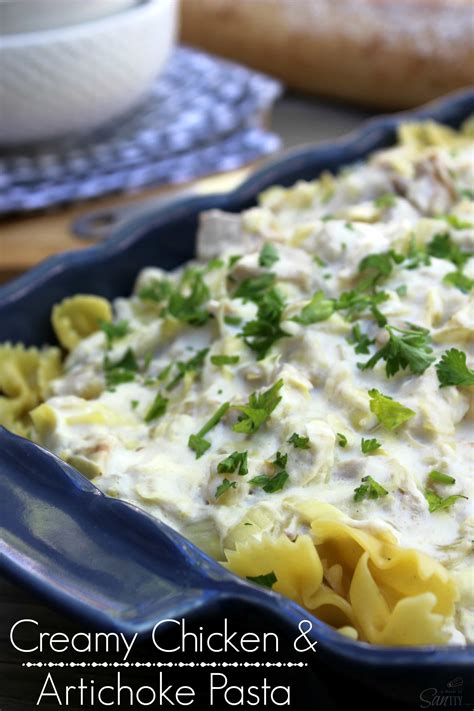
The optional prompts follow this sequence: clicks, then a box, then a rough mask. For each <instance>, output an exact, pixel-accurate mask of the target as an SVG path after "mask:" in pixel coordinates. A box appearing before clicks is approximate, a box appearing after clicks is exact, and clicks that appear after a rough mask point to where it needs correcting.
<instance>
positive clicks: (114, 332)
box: [99, 320, 129, 347]
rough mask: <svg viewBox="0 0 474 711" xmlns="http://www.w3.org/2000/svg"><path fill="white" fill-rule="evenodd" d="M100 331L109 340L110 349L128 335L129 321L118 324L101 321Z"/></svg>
mask: <svg viewBox="0 0 474 711" xmlns="http://www.w3.org/2000/svg"><path fill="white" fill-rule="evenodd" d="M99 325H100V329H101V331H103V332H104V333H105V337H106V339H107V345H108V346H109V347H110V346H111V345H112V343H113V342H114V341H116V340H118V339H119V338H123V337H124V336H126V335H127V333H128V331H129V324H128V321H125V320H122V321H118V322H117V323H110V322H109V321H101V322H100V324H99Z"/></svg>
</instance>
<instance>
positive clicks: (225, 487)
mask: <svg viewBox="0 0 474 711" xmlns="http://www.w3.org/2000/svg"><path fill="white" fill-rule="evenodd" d="M236 487H237V482H236V481H229V480H228V479H224V481H223V482H222V483H221V484H219V486H218V487H217V489H216V493H215V494H214V496H215V498H216V499H218V498H219V496H222V494H225V492H226V491H229V489H235V488H236Z"/></svg>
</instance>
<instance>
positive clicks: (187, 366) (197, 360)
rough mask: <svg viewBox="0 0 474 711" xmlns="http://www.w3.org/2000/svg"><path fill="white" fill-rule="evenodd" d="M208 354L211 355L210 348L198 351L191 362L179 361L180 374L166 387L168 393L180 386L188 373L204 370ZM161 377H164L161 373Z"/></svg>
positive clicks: (177, 365)
mask: <svg viewBox="0 0 474 711" xmlns="http://www.w3.org/2000/svg"><path fill="white" fill-rule="evenodd" d="M208 353H209V348H203V349H202V350H200V351H198V352H197V353H196V355H194V356H193V357H192V358H190V359H189V360H186V361H181V360H178V361H177V363H176V367H177V368H178V374H177V375H176V376H175V377H174V378H173V380H172V381H171V382H170V383H168V385H167V386H166V389H167V390H168V391H169V390H173V389H174V388H175V387H176V386H177V385H178V383H179V382H180V381H181V380H182V379H183V378H184V376H185V375H186V373H191V372H196V371H197V370H199V369H200V368H202V366H203V364H204V360H205V358H206V356H207V354H208ZM161 375H162V373H160V376H158V377H160V378H161ZM167 375H168V373H166V376H167ZM166 376H165V377H166Z"/></svg>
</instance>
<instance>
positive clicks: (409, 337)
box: [357, 324, 436, 377]
mask: <svg viewBox="0 0 474 711" xmlns="http://www.w3.org/2000/svg"><path fill="white" fill-rule="evenodd" d="M410 326H411V327H410V328H409V329H406V330H404V329H401V328H396V327H395V326H386V329H387V331H388V334H389V340H388V341H387V343H386V344H385V345H384V346H382V348H380V349H379V350H378V351H377V352H376V353H375V354H374V355H373V356H372V358H369V360H368V361H366V362H365V363H358V364H357V365H358V367H359V368H360V369H361V370H367V369H368V368H373V367H374V366H375V365H376V364H377V363H378V361H379V360H380V359H383V360H384V361H385V362H386V366H385V372H386V373H387V376H388V377H390V376H391V375H395V373H398V371H399V370H403V369H405V368H410V370H411V372H412V373H414V374H415V375H421V374H422V373H424V372H425V370H426V369H427V368H428V366H430V365H431V363H433V362H434V361H435V360H436V358H435V356H434V355H432V353H433V349H432V348H431V345H430V344H431V336H430V333H429V331H428V330H427V329H426V328H421V326H414V325H413V324H410Z"/></svg>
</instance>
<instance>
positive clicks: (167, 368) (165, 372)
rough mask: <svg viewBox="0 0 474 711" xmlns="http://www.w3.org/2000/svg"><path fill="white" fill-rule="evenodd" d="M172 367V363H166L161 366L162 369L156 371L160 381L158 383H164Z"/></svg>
mask: <svg viewBox="0 0 474 711" xmlns="http://www.w3.org/2000/svg"><path fill="white" fill-rule="evenodd" d="M172 369H173V363H168V365H167V366H165V367H164V368H163V370H161V371H160V372H159V373H158V380H159V381H160V383H164V382H165V380H167V379H168V376H169V374H170V373H171V370H172Z"/></svg>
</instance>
